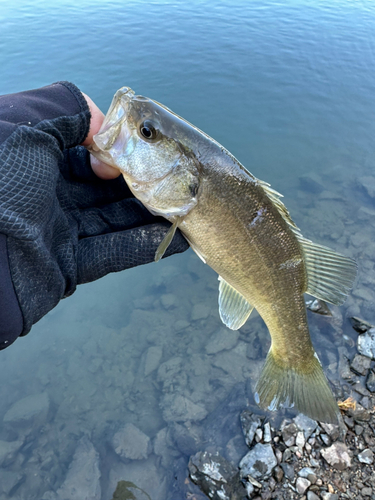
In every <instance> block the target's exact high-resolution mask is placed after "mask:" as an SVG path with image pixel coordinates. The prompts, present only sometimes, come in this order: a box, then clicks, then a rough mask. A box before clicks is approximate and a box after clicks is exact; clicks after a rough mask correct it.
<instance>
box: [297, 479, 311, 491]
mask: <svg viewBox="0 0 375 500" xmlns="http://www.w3.org/2000/svg"><path fill="white" fill-rule="evenodd" d="M309 486H311V482H310V481H309V480H308V479H306V478H305V477H299V478H297V481H296V489H297V491H298V493H299V494H300V495H303V494H304V493H305V491H306V490H307V488H308V487H309Z"/></svg>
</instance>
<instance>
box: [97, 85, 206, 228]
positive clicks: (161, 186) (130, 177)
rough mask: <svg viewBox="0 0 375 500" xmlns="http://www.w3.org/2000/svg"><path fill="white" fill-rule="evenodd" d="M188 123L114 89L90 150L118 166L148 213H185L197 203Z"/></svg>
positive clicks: (155, 104) (149, 101) (196, 169)
mask: <svg viewBox="0 0 375 500" xmlns="http://www.w3.org/2000/svg"><path fill="white" fill-rule="evenodd" d="M194 134H199V131H198V129H195V127H194V126H193V125H190V124H189V123H188V122H186V121H185V120H183V119H182V118H180V117H179V116H177V115H176V114H174V113H173V112H172V111H170V110H169V109H168V108H166V107H165V106H163V105H162V104H159V103H158V102H156V101H153V100H152V99H149V98H147V97H143V96H139V95H135V93H134V92H133V90H131V89H130V88H128V87H123V88H121V89H120V90H118V91H117V92H116V94H115V96H114V98H113V101H112V104H111V106H110V108H109V110H108V113H107V115H106V116H105V119H104V122H103V124H102V127H101V129H100V130H99V132H98V133H97V134H96V135H95V136H94V140H93V145H92V146H90V148H89V150H90V152H91V153H92V154H93V155H94V156H96V157H97V158H98V159H100V160H101V161H104V162H105V163H108V164H109V165H112V166H114V167H116V168H118V169H119V170H120V171H121V173H122V174H123V176H124V178H125V180H126V182H127V184H128V186H129V188H130V190H131V191H132V192H133V194H134V195H135V196H136V198H138V199H139V200H140V201H141V202H142V203H143V204H144V205H145V206H146V207H147V208H148V209H149V210H150V211H151V212H152V213H153V214H156V215H163V216H164V217H166V218H167V219H168V218H169V219H172V220H173V219H174V217H176V216H184V215H186V214H187V213H188V212H189V211H190V210H191V209H192V208H193V207H194V206H195V205H196V203H197V193H198V189H199V161H198V160H197V154H196V153H197V152H196V151H194V147H192V145H194V144H196V141H194V140H193V139H192V136H194Z"/></svg>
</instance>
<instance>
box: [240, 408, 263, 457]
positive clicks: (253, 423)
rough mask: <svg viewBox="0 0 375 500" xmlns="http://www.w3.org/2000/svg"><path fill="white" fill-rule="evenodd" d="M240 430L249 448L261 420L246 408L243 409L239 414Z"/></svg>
mask: <svg viewBox="0 0 375 500" xmlns="http://www.w3.org/2000/svg"><path fill="white" fill-rule="evenodd" d="M240 421H241V427H242V432H243V434H244V436H245V441H246V444H247V446H248V447H249V448H250V446H251V445H252V442H253V440H254V437H255V433H256V431H257V429H258V427H260V426H261V420H260V418H259V417H258V416H257V415H254V414H253V413H251V412H250V411H248V410H244V411H243V412H242V413H241V415H240Z"/></svg>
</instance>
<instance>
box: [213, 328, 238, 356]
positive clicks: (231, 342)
mask: <svg viewBox="0 0 375 500" xmlns="http://www.w3.org/2000/svg"><path fill="white" fill-rule="evenodd" d="M239 335H240V334H239V332H238V331H237V330H236V331H234V330H229V328H221V329H220V330H219V331H218V332H216V333H214V334H213V335H212V336H211V337H210V339H209V341H208V343H207V344H206V353H207V354H216V353H218V352H220V351H224V350H229V349H233V347H234V346H235V345H236V344H237V342H238V337H239Z"/></svg>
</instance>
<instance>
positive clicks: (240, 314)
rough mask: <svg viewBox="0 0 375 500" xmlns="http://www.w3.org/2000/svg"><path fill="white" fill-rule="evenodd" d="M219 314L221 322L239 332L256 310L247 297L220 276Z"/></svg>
mask: <svg viewBox="0 0 375 500" xmlns="http://www.w3.org/2000/svg"><path fill="white" fill-rule="evenodd" d="M219 281H220V284H219V313H220V318H221V321H222V322H223V323H224V324H225V325H226V326H227V327H228V328H230V329H231V330H238V329H239V328H241V326H242V325H243V324H244V323H245V321H246V320H247V319H248V317H249V316H250V314H251V311H252V310H253V309H254V307H253V306H252V305H250V304H249V303H248V302H247V300H246V299H245V297H244V296H243V295H241V294H240V293H239V292H237V290H236V289H235V288H233V287H232V286H231V285H229V284H228V283H227V282H226V281H225V280H224V279H223V278H222V277H221V276H219Z"/></svg>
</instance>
